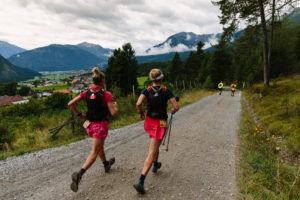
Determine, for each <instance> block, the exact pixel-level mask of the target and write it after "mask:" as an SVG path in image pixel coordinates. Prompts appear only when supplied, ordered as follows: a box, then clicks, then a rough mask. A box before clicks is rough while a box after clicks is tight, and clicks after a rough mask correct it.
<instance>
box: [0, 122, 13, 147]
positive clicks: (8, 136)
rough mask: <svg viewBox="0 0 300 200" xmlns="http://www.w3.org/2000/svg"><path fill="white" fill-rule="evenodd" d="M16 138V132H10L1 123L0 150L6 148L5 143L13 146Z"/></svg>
mask: <svg viewBox="0 0 300 200" xmlns="http://www.w3.org/2000/svg"><path fill="white" fill-rule="evenodd" d="M14 138H15V137H14V134H13V133H12V132H9V130H8V128H7V127H5V126H3V125H0V150H4V149H5V143H6V144H8V145H9V146H11V143H12V141H13V140H14Z"/></svg>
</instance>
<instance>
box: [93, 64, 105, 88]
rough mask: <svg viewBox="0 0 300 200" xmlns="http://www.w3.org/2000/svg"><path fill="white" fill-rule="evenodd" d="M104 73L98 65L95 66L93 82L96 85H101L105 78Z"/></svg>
mask: <svg viewBox="0 0 300 200" xmlns="http://www.w3.org/2000/svg"><path fill="white" fill-rule="evenodd" d="M104 77H105V76H104V73H103V72H101V71H100V70H99V68H98V67H94V68H93V76H92V78H93V82H94V84H95V85H101V84H102V80H103V79H104Z"/></svg>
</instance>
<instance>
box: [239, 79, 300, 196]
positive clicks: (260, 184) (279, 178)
mask: <svg viewBox="0 0 300 200" xmlns="http://www.w3.org/2000/svg"><path fill="white" fill-rule="evenodd" d="M299 88H300V80H299V79H298V80H296V79H293V80H287V79H286V80H282V81H278V82H277V83H275V84H274V83H273V84H272V86H271V87H270V88H269V89H267V90H266V89H263V88H262V85H256V86H254V87H253V88H252V89H251V90H248V91H245V92H244V95H245V96H246V97H247V99H248V100H249V102H250V104H251V107H252V108H254V111H255V113H256V115H257V116H259V118H260V119H261V121H262V127H258V126H257V125H256V124H255V123H254V121H253V119H252V117H251V116H250V114H249V111H248V110H246V106H245V103H244V102H242V103H243V111H242V118H241V124H240V140H241V142H240V147H239V148H240V166H239V167H240V168H241V170H240V171H239V174H238V185H239V188H240V199H278V200H279V199H280V200H281V199H300V177H299V176H300V174H299V173H300V171H299V170H300V168H299V165H298V164H299V163H298V164H297V162H296V160H295V158H296V155H297V154H298V153H297V152H299V143H300V140H299V139H298V138H299V134H300V132H299V128H300V127H299V126H300V123H299V115H298V114H297V112H296V111H297V108H299V107H297V105H299V104H297V102H299V100H300V99H299V94H300V93H299ZM258 91H261V92H262V94H263V96H264V97H263V98H260V96H261V95H260V94H259V93H253V92H258ZM286 97H287V98H288V99H289V101H286ZM299 103H300V102H299ZM286 107H287V108H288V110H289V111H288V113H286ZM265 127H266V130H269V132H268V131H264V130H265V129H264V128H265ZM274 127H280V128H276V129H275V128H274ZM291 141H292V142H291ZM276 149H277V150H276Z"/></svg>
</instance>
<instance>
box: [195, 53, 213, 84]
mask: <svg viewBox="0 0 300 200" xmlns="http://www.w3.org/2000/svg"><path fill="white" fill-rule="evenodd" d="M211 55H212V54H211V53H210V51H207V52H206V53H205V54H204V58H203V61H202V63H201V67H200V71H199V75H198V80H199V82H200V83H204V81H205V79H206V77H207V76H208V74H209V72H210V60H211Z"/></svg>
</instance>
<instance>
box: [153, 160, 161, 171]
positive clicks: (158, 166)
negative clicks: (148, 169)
mask: <svg viewBox="0 0 300 200" xmlns="http://www.w3.org/2000/svg"><path fill="white" fill-rule="evenodd" d="M159 168H161V162H157V165H156V166H155V165H153V167H152V172H153V173H156V172H157V170H158V169H159Z"/></svg>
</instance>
